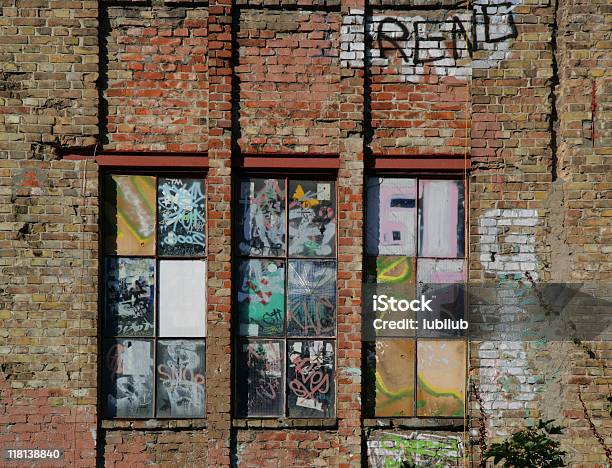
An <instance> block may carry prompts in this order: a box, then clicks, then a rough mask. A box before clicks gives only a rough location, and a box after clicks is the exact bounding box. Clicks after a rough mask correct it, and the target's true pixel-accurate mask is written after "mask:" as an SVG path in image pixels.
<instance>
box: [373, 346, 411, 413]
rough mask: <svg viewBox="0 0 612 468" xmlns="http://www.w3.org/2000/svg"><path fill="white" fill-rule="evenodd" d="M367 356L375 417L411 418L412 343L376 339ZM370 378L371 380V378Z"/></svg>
mask: <svg viewBox="0 0 612 468" xmlns="http://www.w3.org/2000/svg"><path fill="white" fill-rule="evenodd" d="M370 352H371V353H373V354H374V356H369V357H368V365H369V369H370V372H372V373H373V375H371V376H369V377H370V379H369V380H370V382H371V383H373V384H374V392H373V393H374V395H375V406H374V415H375V416H404V417H407V416H413V415H414V367H415V357H416V356H415V341H414V340H399V339H398V340H391V339H387V340H376V343H375V345H374V349H373V351H372V350H370ZM372 377H373V378H372Z"/></svg>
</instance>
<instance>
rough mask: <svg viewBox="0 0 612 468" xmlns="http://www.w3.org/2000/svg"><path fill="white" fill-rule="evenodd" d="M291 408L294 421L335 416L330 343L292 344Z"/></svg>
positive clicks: (289, 372)
mask: <svg viewBox="0 0 612 468" xmlns="http://www.w3.org/2000/svg"><path fill="white" fill-rule="evenodd" d="M287 346H288V356H289V368H288V371H287V385H288V387H289V390H290V392H289V395H288V398H287V408H288V412H289V416H290V417H297V418H309V417H315V418H316V417H319V418H320V417H332V416H333V415H334V398H333V395H334V388H335V384H334V367H335V366H334V346H333V344H332V342H329V341H293V342H289V343H288V345H287Z"/></svg>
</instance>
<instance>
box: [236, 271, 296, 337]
mask: <svg viewBox="0 0 612 468" xmlns="http://www.w3.org/2000/svg"><path fill="white" fill-rule="evenodd" d="M237 288H238V294H237V302H238V316H239V330H238V332H239V334H240V335H248V336H278V335H281V334H282V333H283V331H284V329H285V264H284V262H280V261H271V260H243V261H240V262H239V263H238V284H237Z"/></svg>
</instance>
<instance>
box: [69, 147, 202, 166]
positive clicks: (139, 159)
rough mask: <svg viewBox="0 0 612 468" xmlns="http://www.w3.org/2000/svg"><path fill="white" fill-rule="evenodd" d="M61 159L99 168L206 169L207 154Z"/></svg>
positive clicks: (130, 154) (115, 154)
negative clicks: (87, 163)
mask: <svg viewBox="0 0 612 468" xmlns="http://www.w3.org/2000/svg"><path fill="white" fill-rule="evenodd" d="M63 159H66V160H68V161H77V160H84V159H91V160H93V161H95V162H96V163H98V165H100V166H127V167H195V168H207V167H208V154H207V153H168V152H152V153H137V152H128V151H117V152H113V153H110V152H109V153H100V154H98V155H96V156H93V155H91V154H66V155H64V157H63Z"/></svg>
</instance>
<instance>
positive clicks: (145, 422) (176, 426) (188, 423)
mask: <svg viewBox="0 0 612 468" xmlns="http://www.w3.org/2000/svg"><path fill="white" fill-rule="evenodd" d="M101 427H102V429H106V430H109V431H112V430H123V429H130V430H142V431H147V430H157V429H169V430H175V431H176V430H189V429H206V428H207V427H208V421H207V420H206V419H130V420H127V419H103V420H102V422H101Z"/></svg>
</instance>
